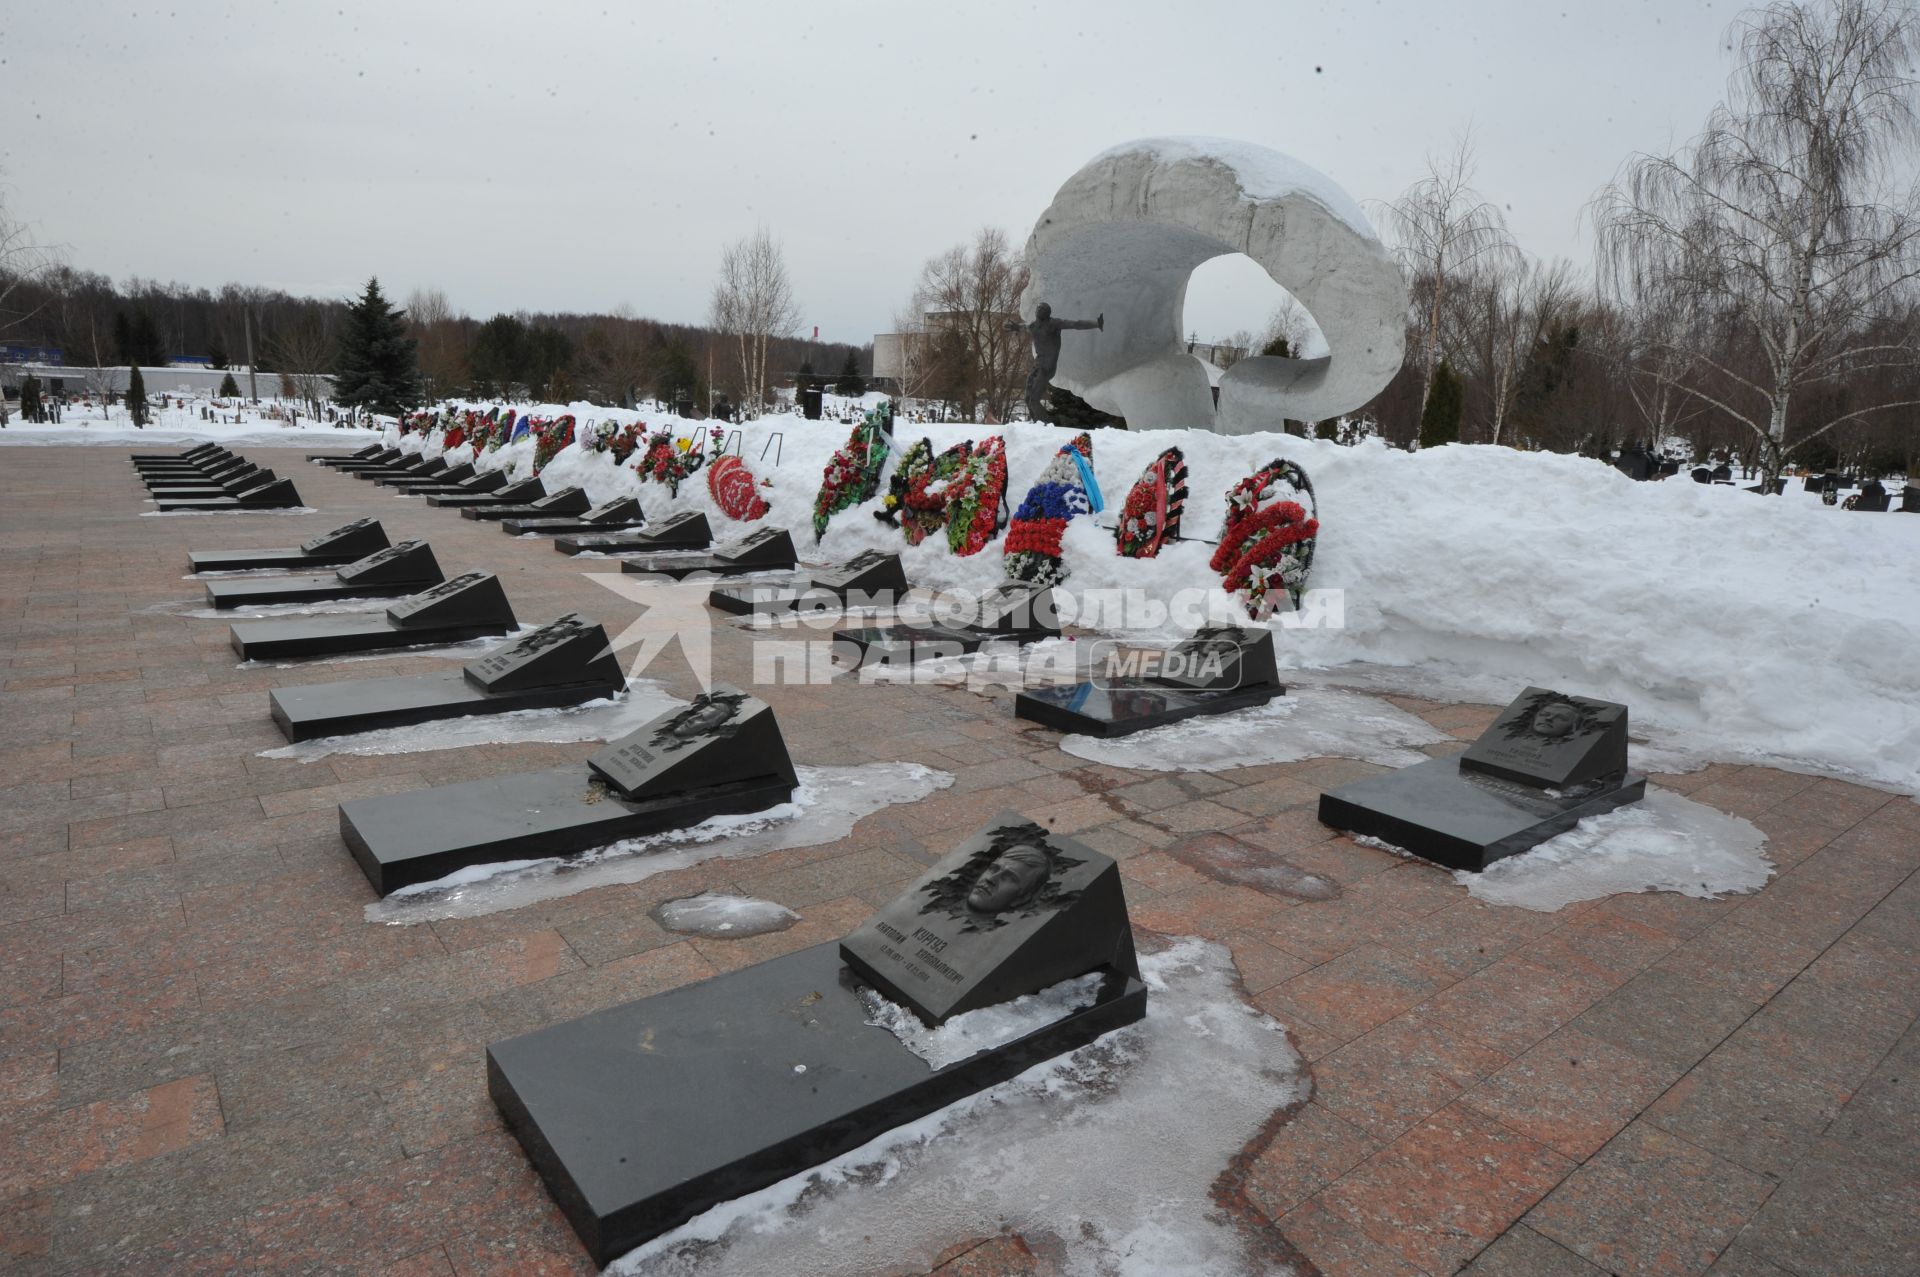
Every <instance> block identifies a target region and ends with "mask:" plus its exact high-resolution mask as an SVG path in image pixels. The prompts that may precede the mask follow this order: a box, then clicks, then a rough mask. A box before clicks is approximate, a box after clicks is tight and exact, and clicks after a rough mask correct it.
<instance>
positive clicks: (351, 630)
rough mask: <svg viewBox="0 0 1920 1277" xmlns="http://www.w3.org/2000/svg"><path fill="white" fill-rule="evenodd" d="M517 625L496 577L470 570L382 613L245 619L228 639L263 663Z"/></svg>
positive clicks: (483, 633)
mask: <svg viewBox="0 0 1920 1277" xmlns="http://www.w3.org/2000/svg"><path fill="white" fill-rule="evenodd" d="M518 625H519V622H518V621H517V620H515V619H514V615H513V608H512V607H511V606H510V605H509V604H508V602H507V595H506V591H505V590H503V589H502V588H501V586H500V578H499V577H497V576H495V575H494V574H493V573H491V572H469V573H467V574H465V575H464V576H457V577H454V578H453V579H452V580H450V581H443V582H441V583H440V584H439V585H436V586H434V587H433V588H432V589H430V590H425V591H422V592H421V593H419V594H416V595H413V596H411V597H409V598H405V599H401V600H399V601H398V602H396V603H395V604H393V606H391V607H389V608H388V609H387V611H386V614H385V615H384V616H368V615H365V614H364V613H363V614H360V615H356V616H350V617H301V618H297V619H286V620H272V621H244V622H241V623H239V624H236V625H233V626H231V627H229V629H228V638H229V640H230V641H231V643H232V644H233V650H234V651H236V652H238V653H239V654H240V656H241V657H242V658H243V659H245V660H250V661H266V660H285V659H288V658H292V657H305V656H334V655H345V654H348V653H353V652H377V651H386V650H389V649H393V648H402V647H425V646H440V645H443V644H447V643H465V642H468V641H470V640H472V639H480V638H492V637H494V636H496V635H501V634H506V633H509V632H510V631H512V630H513V629H515V628H516V627H517V626H518Z"/></svg>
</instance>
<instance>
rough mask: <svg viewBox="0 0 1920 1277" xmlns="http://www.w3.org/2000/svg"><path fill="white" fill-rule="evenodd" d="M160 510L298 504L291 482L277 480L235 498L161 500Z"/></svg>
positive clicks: (287, 505)
mask: <svg viewBox="0 0 1920 1277" xmlns="http://www.w3.org/2000/svg"><path fill="white" fill-rule="evenodd" d="M155 504H156V505H157V506H158V508H160V509H161V510H270V509H287V508H289V507H292V506H297V505H299V504H300V494H299V492H297V491H296V490H295V489H294V486H293V480H291V479H277V480H275V481H274V482H272V483H268V484H264V485H262V486H261V487H258V488H254V489H252V490H251V491H248V492H243V493H241V494H240V495H239V496H237V497H210V498H201V499H197V500H184V501H183V500H175V499H172V498H162V499H160V500H159V501H157V502H156V503H155Z"/></svg>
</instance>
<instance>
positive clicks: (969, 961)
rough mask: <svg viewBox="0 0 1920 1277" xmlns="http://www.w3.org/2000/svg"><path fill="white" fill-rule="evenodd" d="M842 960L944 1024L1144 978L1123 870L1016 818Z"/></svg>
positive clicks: (997, 823)
mask: <svg viewBox="0 0 1920 1277" xmlns="http://www.w3.org/2000/svg"><path fill="white" fill-rule="evenodd" d="M840 957H841V959H842V960H843V961H844V962H845V963H846V964H847V966H848V967H849V968H851V969H852V970H853V972H854V973H855V974H856V975H858V976H859V977H860V978H861V979H863V980H865V981H866V982H867V983H869V984H871V985H872V986H873V987H874V988H875V989H877V990H879V991H880V992H881V993H882V994H884V995H886V997H888V998H889V999H891V1000H892V1001H894V1002H897V1003H899V1004H900V1005H902V1006H905V1007H907V1008H909V1009H910V1010H912V1011H913V1013H914V1014H915V1015H917V1016H919V1017H920V1019H921V1020H923V1021H924V1022H926V1023H927V1024H929V1025H933V1026H936V1027H937V1026H939V1025H941V1024H944V1023H946V1022H947V1021H948V1020H949V1019H951V1018H952V1017H954V1016H956V1015H960V1014H962V1013H963V1012H967V1011H977V1010H979V1009H980V1008H981V1007H987V1006H994V1005H996V1004H998V1003H1001V1002H1007V1001H1011V1000H1012V999H1014V998H1017V997H1020V996H1022V995H1024V994H1028V993H1037V992H1039V991H1040V990H1041V989H1044V988H1046V987H1048V986H1049V985H1053V984H1058V983H1059V982H1060V981H1062V980H1071V979H1073V978H1074V977H1075V976H1080V975H1085V974H1086V973H1088V972H1089V971H1099V970H1109V971H1114V972H1117V973H1119V974H1120V975H1123V976H1128V977H1137V976H1138V975H1139V974H1140V968H1139V964H1138V962H1137V961H1136V960H1135V957H1134V951H1133V928H1132V927H1131V926H1130V925H1129V924H1128V922H1127V902H1126V897H1125V893H1124V892H1122V890H1121V885H1120V867H1119V866H1118V865H1117V864H1116V863H1115V862H1114V861H1113V860H1112V858H1110V857H1108V856H1103V855H1101V854H1100V853H1099V852H1097V851H1095V850H1093V849H1092V848H1091V847H1087V846H1085V845H1083V844H1081V843H1077V842H1075V841H1073V840H1072V839H1071V838H1067V837H1064V836H1062V835H1059V834H1054V833H1050V832H1048V831H1047V830H1046V829H1044V828H1042V827H1041V826H1039V825H1037V824H1034V823H1033V822H1032V821H1030V820H1027V819H1025V818H1023V817H1021V816H1019V815H1016V814H1015V813H1013V812H1010V811H1009V812H1002V813H1001V814H1000V815H999V816H997V817H995V818H994V819H993V820H992V821H990V822H988V824H987V825H986V827H985V828H983V829H981V830H979V831H978V832H977V833H975V834H974V836H973V837H972V838H970V839H968V840H967V841H966V842H965V843H963V844H961V845H960V847H958V848H957V849H956V850H954V851H953V852H952V853H951V854H950V855H948V856H946V857H944V858H943V859H942V860H940V861H939V862H938V863H937V864H935V865H934V866H933V868H932V869H930V870H928V871H927V872H926V873H925V874H924V875H922V876H921V878H920V880H919V881H918V882H916V883H914V884H913V886H911V887H909V888H908V889H907V890H906V891H905V892H903V893H902V894H901V896H900V898H899V899H897V900H895V901H894V902H893V903H892V904H890V905H888V906H887V907H886V908H885V909H882V910H881V911H880V912H879V913H877V914H875V915H874V916H873V917H872V918H870V919H868V920H867V921H866V922H865V923H863V924H861V925H860V926H859V927H858V928H856V929H855V930H854V931H853V932H852V933H851V934H849V935H848V936H847V937H846V938H845V939H844V940H842V941H841V942H840Z"/></svg>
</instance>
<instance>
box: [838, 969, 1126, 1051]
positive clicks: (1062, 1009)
mask: <svg viewBox="0 0 1920 1277" xmlns="http://www.w3.org/2000/svg"><path fill="white" fill-rule="evenodd" d="M1105 979H1106V977H1105V976H1103V975H1101V974H1100V973H1099V972H1097V971H1096V972H1093V973H1091V974H1088V975H1083V976H1076V977H1075V978H1073V979H1071V980H1062V981H1060V982H1059V983H1058V984H1055V985H1050V986H1049V987H1047V988H1045V989H1042V990H1040V992H1038V993H1029V994H1025V995H1023V996H1021V997H1018V998H1015V999H1013V1000H1012V1001H1011V1002H1002V1003H1000V1004H999V1005H997V1006H990V1007H981V1008H980V1009H979V1010H977V1011H968V1012H965V1013H963V1014H961V1015H956V1016H954V1017H953V1018H952V1019H950V1020H948V1021H947V1022H946V1023H945V1024H943V1025H941V1026H940V1027H939V1028H937V1029H930V1028H928V1027H927V1026H926V1025H925V1024H923V1023H921V1020H920V1017H919V1016H917V1015H915V1014H914V1013H913V1012H912V1011H910V1010H908V1009H907V1008H906V1007H903V1006H901V1005H900V1004H899V1003H898V1002H894V1001H891V1000H889V999H887V998H885V997H883V996H881V995H880V994H879V993H878V992H877V991H875V990H873V989H870V988H867V987H866V986H864V985H862V986H861V988H860V991H859V992H860V1004H861V1005H862V1006H864V1007H866V1009H867V1023H868V1024H871V1025H872V1026H873V1027H874V1028H876V1029H885V1030H886V1031H887V1032H889V1033H891V1034H893V1036H894V1037H896V1038H898V1039H900V1045H901V1046H904V1047H906V1048H907V1050H909V1051H911V1052H913V1053H914V1054H915V1055H917V1056H919V1057H920V1058H921V1059H923V1060H925V1061H926V1062H927V1067H928V1068H932V1069H944V1068H946V1067H947V1065H949V1064H958V1063H959V1062H960V1061H962V1060H965V1059H970V1058H972V1057H973V1056H976V1055H978V1054H980V1052H982V1051H988V1050H991V1049H993V1048H994V1047H996V1046H1005V1045H1006V1044H1007V1043H1009V1042H1012V1041H1014V1040H1015V1039H1016V1038H1023V1037H1025V1036H1027V1034H1029V1033H1038V1032H1039V1031H1040V1030H1041V1029H1044V1028H1046V1027H1047V1026H1048V1025H1049V1024H1052V1023H1053V1022H1054V1021H1056V1020H1061V1019H1065V1018H1066V1017H1067V1016H1068V1015H1071V1014H1072V1013H1073V1012H1075V1011H1078V1010H1080V1009H1081V1008H1082V1007H1090V1006H1092V1005H1093V1004H1094V1001H1095V999H1097V998H1098V997H1099V996H1100V985H1101V984H1102V983H1103V982H1104V981H1105Z"/></svg>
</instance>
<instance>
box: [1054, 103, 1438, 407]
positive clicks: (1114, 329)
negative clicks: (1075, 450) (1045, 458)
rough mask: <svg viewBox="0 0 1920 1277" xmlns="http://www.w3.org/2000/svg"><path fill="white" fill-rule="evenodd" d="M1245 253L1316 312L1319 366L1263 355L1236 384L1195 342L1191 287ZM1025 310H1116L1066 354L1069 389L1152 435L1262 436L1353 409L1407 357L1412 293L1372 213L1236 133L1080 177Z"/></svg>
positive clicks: (1058, 205) (1158, 141)
mask: <svg viewBox="0 0 1920 1277" xmlns="http://www.w3.org/2000/svg"><path fill="white" fill-rule="evenodd" d="M1227 253H1245V254H1246V255H1247V256H1248V257H1251V258H1252V259H1253V260H1254V261H1256V262H1258V263H1259V264H1260V265H1261V266H1262V267H1263V268H1264V269H1265V270H1266V272H1267V273H1268V274H1269V275H1271V276H1272V277H1273V279H1274V280H1275V282H1277V283H1278V284H1280V285H1281V287H1283V288H1285V289H1286V290H1287V291H1288V292H1290V293H1292V294H1293V295H1294V297H1295V298H1297V299H1298V300H1299V301H1300V303H1301V305H1303V306H1305V307H1306V308H1307V310H1308V312H1309V313H1311V314H1312V316H1313V318H1314V320H1315V322H1317V323H1318V324H1319V326H1320V331H1321V333H1322V334H1323V335H1324V336H1325V337H1326V339H1327V353H1326V354H1325V355H1324V356H1321V357H1320V358H1315V359H1280V358H1275V357H1271V356H1253V357H1250V358H1246V359H1242V360H1240V361H1239V362H1238V363H1236V364H1234V365H1233V367H1232V368H1230V369H1228V370H1227V372H1226V374H1225V375H1224V376H1222V377H1221V378H1220V403H1219V407H1218V409H1217V410H1216V408H1215V407H1214V402H1213V394H1212V390H1211V388H1210V386H1209V383H1208V377H1207V371H1206V369H1205V368H1204V367H1203V366H1202V365H1201V362H1200V360H1198V359H1196V358H1195V357H1194V356H1192V355H1189V354H1188V353H1187V351H1186V341H1185V338H1184V337H1183V336H1182V335H1181V334H1182V322H1181V321H1182V318H1183V311H1184V309H1185V306H1186V296H1187V281H1188V279H1189V278H1191V277H1192V275H1193V271H1194V268H1195V267H1196V266H1198V265H1200V263H1202V262H1204V261H1207V260H1208V259H1209V258H1214V257H1219V256H1222V255H1224V254H1227ZM1027 264H1028V267H1029V268H1030V269H1031V271H1032V282H1031V283H1030V284H1029V285H1028V287H1027V291H1026V294H1025V295H1024V297H1023V298H1022V301H1021V309H1022V312H1023V313H1024V315H1025V316H1026V317H1028V318H1031V317H1032V315H1033V312H1034V308H1035V307H1036V306H1037V305H1039V303H1041V302H1043V301H1044V302H1048V303H1050V304H1051V305H1052V306H1053V310H1054V313H1055V314H1058V315H1084V316H1091V315H1098V314H1103V313H1104V314H1105V316H1106V328H1105V330H1104V331H1100V332H1086V333H1076V334H1074V335H1073V336H1072V337H1070V338H1069V339H1068V340H1067V342H1066V343H1065V346H1064V349H1063V350H1062V351H1061V355H1060V365H1059V368H1058V370H1057V372H1056V373H1055V374H1054V377H1053V384H1055V385H1058V386H1065V387H1066V388H1067V389H1069V390H1071V391H1073V392H1074V393H1075V394H1077V395H1079V396H1080V397H1081V398H1082V399H1085V400H1086V401H1087V402H1088V403H1090V404H1092V405H1093V406H1094V407H1096V408H1098V409H1100V410H1101V411H1103V412H1111V413H1116V414H1118V415H1120V416H1123V417H1125V418H1126V419H1127V422H1128V424H1129V425H1132V426H1133V427H1134V428H1136V429H1177V428H1181V427H1186V428H1191V429H1200V430H1213V431H1217V432H1218V433H1220V434H1230V435H1237V434H1251V433H1254V432H1255V431H1262V430H1279V429H1280V428H1281V423H1282V422H1283V421H1285V420H1288V419H1291V420H1295V421H1319V420H1324V419H1325V418H1327V417H1333V416H1337V415H1339V414H1340V413H1343V412H1350V411H1352V410H1353V409H1355V408H1358V407H1359V406H1360V405H1362V404H1364V403H1366V402H1367V401H1368V400H1369V399H1371V398H1373V396H1374V395H1376V394H1378V393H1379V392H1380V390H1381V389H1382V388H1383V387H1385V386H1386V384H1387V382H1388V381H1389V380H1390V379H1391V378H1392V377H1393V374H1394V373H1395V372H1396V371H1398V369H1399V367H1400V363H1401V360H1402V358H1403V357H1404V355H1405V345H1406V312H1407V287H1406V282H1405V280H1404V279H1403V277H1402V276H1401V273H1400V268H1399V266H1398V265H1397V264H1396V263H1395V262H1394V259H1393V256H1392V254H1391V253H1389V252H1388V251H1387V248H1386V246H1385V245H1383V244H1382V243H1381V242H1380V237H1379V236H1378V235H1377V234H1376V233H1375V232H1374V229H1373V227H1372V226H1371V225H1370V224H1369V223H1368V222H1367V219H1366V216H1365V215H1364V214H1363V213H1362V212H1361V211H1360V207H1359V205H1357V204H1356V203H1354V201H1353V199H1352V198H1351V197H1350V196H1348V195H1347V193H1346V192H1345V191H1343V190H1341V189H1340V188H1339V187H1338V186H1336V185H1335V184H1334V183H1333V181H1332V180H1331V179H1329V178H1328V177H1326V176H1325V175H1324V174H1321V173H1319V172H1317V171H1315V170H1314V169H1311V168H1308V167H1307V166H1306V165H1304V164H1302V163H1300V162H1299V161H1298V160H1295V159H1293V158H1291V157H1290V156H1286V155H1282V154H1281V153H1280V152H1278V151H1272V150H1268V149H1267V148H1265V147H1262V146H1254V145H1252V144H1250V143H1246V142H1234V141H1228V140H1226V139H1222V138H1194V137H1172V138H1145V139H1143V140H1141V141H1138V142H1128V143H1126V144H1125V145H1123V146H1117V147H1114V148H1113V149H1112V150H1110V151H1106V152H1104V153H1102V154H1100V155H1097V156H1095V157H1094V158H1093V159H1092V160H1091V161H1090V162H1088V164H1087V165H1086V167H1084V168H1082V169H1081V170H1080V171H1079V172H1078V173H1075V174H1074V175H1073V176H1072V177H1070V178H1068V179H1067V182H1066V184H1065V185H1064V186H1062V187H1061V188H1060V191H1059V194H1057V195H1055V196H1054V197H1053V203H1052V204H1051V205H1050V206H1049V207H1048V209H1047V211H1046V212H1045V213H1044V214H1042V215H1041V217H1040V220H1039V222H1038V223H1036V224H1035V226H1034V228H1033V235H1032V237H1031V238H1030V239H1029V240H1028V241H1027Z"/></svg>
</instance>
